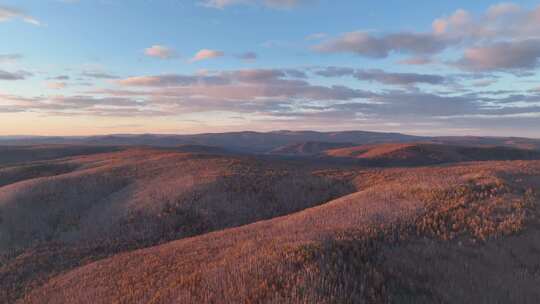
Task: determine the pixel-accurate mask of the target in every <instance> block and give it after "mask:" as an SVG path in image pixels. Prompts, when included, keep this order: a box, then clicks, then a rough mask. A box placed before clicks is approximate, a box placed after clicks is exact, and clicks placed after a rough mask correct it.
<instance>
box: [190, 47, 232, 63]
mask: <svg viewBox="0 0 540 304" xmlns="http://www.w3.org/2000/svg"><path fill="white" fill-rule="evenodd" d="M223 56H225V53H224V52H222V51H217V50H209V49H202V50H200V51H198V52H197V53H196V54H195V55H194V56H193V57H192V58H191V60H190V61H191V62H195V61H202V60H208V59H213V58H218V57H223Z"/></svg>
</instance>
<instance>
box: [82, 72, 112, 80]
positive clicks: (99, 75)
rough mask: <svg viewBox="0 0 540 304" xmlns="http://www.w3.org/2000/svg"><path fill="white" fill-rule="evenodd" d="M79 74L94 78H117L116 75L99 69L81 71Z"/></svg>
mask: <svg viewBox="0 0 540 304" xmlns="http://www.w3.org/2000/svg"><path fill="white" fill-rule="evenodd" d="M81 76H83V77H89V78H95V79H118V78H119V77H118V76H115V75H112V74H109V73H105V72H100V71H83V72H82V73H81Z"/></svg>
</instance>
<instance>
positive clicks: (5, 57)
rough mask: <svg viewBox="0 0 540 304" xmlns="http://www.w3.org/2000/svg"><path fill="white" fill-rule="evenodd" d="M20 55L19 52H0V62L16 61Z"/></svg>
mask: <svg viewBox="0 0 540 304" xmlns="http://www.w3.org/2000/svg"><path fill="white" fill-rule="evenodd" d="M22 57H23V56H22V55H21V54H0V63H2V62H11V61H16V60H19V59H21V58H22Z"/></svg>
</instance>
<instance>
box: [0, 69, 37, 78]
mask: <svg viewBox="0 0 540 304" xmlns="http://www.w3.org/2000/svg"><path fill="white" fill-rule="evenodd" d="M32 75H33V74H32V73H30V72H26V71H17V72H7V71H2V70H0V80H24V79H26V78H27V77H30V76H32Z"/></svg>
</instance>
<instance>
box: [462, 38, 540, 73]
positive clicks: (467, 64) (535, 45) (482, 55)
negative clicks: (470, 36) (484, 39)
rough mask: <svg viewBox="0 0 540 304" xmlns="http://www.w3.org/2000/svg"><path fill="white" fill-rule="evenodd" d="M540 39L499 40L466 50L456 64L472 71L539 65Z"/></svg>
mask: <svg viewBox="0 0 540 304" xmlns="http://www.w3.org/2000/svg"><path fill="white" fill-rule="evenodd" d="M539 58H540V39H531V40H523V41H512V42H498V43H494V44H490V45H486V46H478V47H472V48H469V49H467V50H465V53H464V55H463V57H462V58H461V59H460V60H459V61H458V62H456V63H455V65H456V66H458V67H460V68H462V69H464V70H470V71H503V70H510V71H520V70H530V69H534V68H536V67H537V66H538V59H539Z"/></svg>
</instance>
